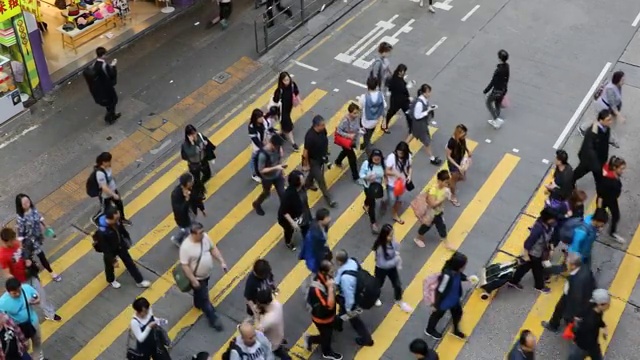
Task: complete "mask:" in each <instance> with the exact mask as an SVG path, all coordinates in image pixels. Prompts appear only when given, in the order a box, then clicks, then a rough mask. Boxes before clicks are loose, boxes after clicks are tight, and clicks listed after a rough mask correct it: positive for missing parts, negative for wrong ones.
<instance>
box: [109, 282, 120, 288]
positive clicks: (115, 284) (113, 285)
mask: <svg viewBox="0 0 640 360" xmlns="http://www.w3.org/2000/svg"><path fill="white" fill-rule="evenodd" d="M120 286H122V285H120V283H119V282H117V281H113V282H111V287H112V288H114V289H120Z"/></svg>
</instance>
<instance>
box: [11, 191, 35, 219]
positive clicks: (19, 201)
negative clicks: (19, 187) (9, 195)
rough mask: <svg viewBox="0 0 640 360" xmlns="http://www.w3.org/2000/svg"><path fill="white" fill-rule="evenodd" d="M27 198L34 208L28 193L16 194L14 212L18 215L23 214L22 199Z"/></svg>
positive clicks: (21, 215)
mask: <svg viewBox="0 0 640 360" xmlns="http://www.w3.org/2000/svg"><path fill="white" fill-rule="evenodd" d="M24 198H27V199H29V202H30V203H31V209H35V207H36V206H35V205H34V204H33V201H31V198H30V197H29V195H27V194H22V193H20V194H18V195H16V214H17V215H18V216H20V217H23V216H24V213H25V210H24V209H23V208H22V199H24Z"/></svg>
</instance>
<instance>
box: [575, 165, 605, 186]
mask: <svg viewBox="0 0 640 360" xmlns="http://www.w3.org/2000/svg"><path fill="white" fill-rule="evenodd" d="M588 173H591V174H592V175H593V181H595V183H596V184H597V183H598V181H600V178H601V177H602V166H601V165H600V164H590V163H588V162H586V161H582V160H580V163H579V164H578V167H576V168H575V169H574V170H573V187H574V188H575V186H576V182H578V180H580V179H582V178H583V177H584V176H585V175H587V174H588Z"/></svg>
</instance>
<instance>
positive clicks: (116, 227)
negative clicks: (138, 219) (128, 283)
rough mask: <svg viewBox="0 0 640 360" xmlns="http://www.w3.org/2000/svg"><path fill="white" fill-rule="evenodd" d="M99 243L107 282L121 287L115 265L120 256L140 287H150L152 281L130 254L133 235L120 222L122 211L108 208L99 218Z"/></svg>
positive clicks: (115, 287)
mask: <svg viewBox="0 0 640 360" xmlns="http://www.w3.org/2000/svg"><path fill="white" fill-rule="evenodd" d="M97 236H98V237H99V241H98V243H99V245H100V249H101V250H102V255H103V259H104V273H105V275H106V277H107V282H108V283H109V284H110V285H111V286H112V287H113V288H114V289H118V288H120V286H121V285H120V283H119V282H117V281H116V274H115V265H116V264H117V258H120V260H122V262H123V263H124V266H125V267H126V268H127V271H128V272H129V274H131V277H133V280H135V282H136V284H137V285H138V287H141V288H148V287H149V286H151V283H150V282H149V281H147V280H144V279H143V278H142V274H141V273H140V270H138V267H137V266H136V263H135V262H133V259H132V258H131V255H130V254H129V247H130V246H131V245H130V243H131V237H130V235H129V233H128V232H127V230H126V229H125V228H124V226H123V225H122V223H121V222H120V213H119V212H118V210H116V209H114V208H107V210H106V213H105V214H104V215H102V216H100V218H99V219H98V231H97Z"/></svg>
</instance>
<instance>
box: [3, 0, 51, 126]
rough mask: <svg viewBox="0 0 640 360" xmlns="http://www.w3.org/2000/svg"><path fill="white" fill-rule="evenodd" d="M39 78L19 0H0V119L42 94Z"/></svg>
mask: <svg viewBox="0 0 640 360" xmlns="http://www.w3.org/2000/svg"><path fill="white" fill-rule="evenodd" d="M41 94H42V90H41V87H40V78H39V76H38V70H37V65H36V61H35V59H34V53H33V50H32V49H31V42H30V40H29V34H28V31H27V24H26V20H25V18H24V16H23V14H22V11H21V9H20V4H19V3H18V0H0V123H3V122H5V121H7V120H9V119H10V118H12V117H13V116H15V115H17V114H19V113H21V112H23V111H24V104H28V103H30V102H32V101H33V99H34V98H39V97H41Z"/></svg>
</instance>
